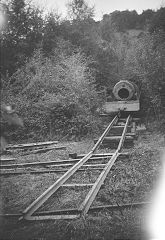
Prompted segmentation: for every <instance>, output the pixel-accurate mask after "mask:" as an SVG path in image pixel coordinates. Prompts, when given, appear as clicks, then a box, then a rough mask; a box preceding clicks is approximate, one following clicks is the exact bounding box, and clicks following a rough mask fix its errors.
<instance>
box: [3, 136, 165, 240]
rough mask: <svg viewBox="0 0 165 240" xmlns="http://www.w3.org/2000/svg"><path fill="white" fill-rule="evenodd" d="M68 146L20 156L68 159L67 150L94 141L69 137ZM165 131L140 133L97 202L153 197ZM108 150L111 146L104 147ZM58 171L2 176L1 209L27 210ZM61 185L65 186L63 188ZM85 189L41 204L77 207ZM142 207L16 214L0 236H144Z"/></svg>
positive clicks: (84, 148)
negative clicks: (40, 217) (78, 214)
mask: <svg viewBox="0 0 165 240" xmlns="http://www.w3.org/2000/svg"><path fill="white" fill-rule="evenodd" d="M65 144H66V145H67V149H68V150H67V151H51V152H48V153H45V154H40V155H39V154H38V155H29V156H23V157H21V156H19V157H18V160H17V161H18V162H20V161H21V162H28V161H29V162H31V161H46V160H47V161H50V160H58V159H67V158H68V153H71V152H72V153H74V152H77V153H78V154H81V153H86V152H88V151H89V150H90V149H91V147H92V145H93V142H92V141H91V140H88V141H82V142H67V143H65ZM163 146H164V137H163V135H162V134H161V133H153V132H152V133H151V132H146V133H143V134H142V135H140V136H139V138H138V140H137V141H136V144H135V147H134V149H133V150H132V152H131V155H130V157H129V158H128V159H123V160H119V161H117V162H116V164H115V168H114V170H113V171H111V172H110V173H109V174H108V176H107V178H106V181H105V186H104V188H102V189H101V190H100V192H99V194H98V195H97V197H96V199H95V201H94V203H93V205H94V206H96V205H97V206H98V205H103V204H119V205H121V204H123V203H133V202H141V201H149V200H150V196H151V195H152V191H153V189H154V186H155V182H156V179H157V177H158V175H159V172H160V170H161V162H160V157H161V151H162V148H163ZM106 151H107V149H106ZM98 174H99V171H95V172H94V173H91V172H90V171H86V172H79V173H78V174H75V175H74V177H72V179H69V180H68V182H69V181H71V180H72V181H73V180H74V182H77V183H78V182H81V183H82V182H83V183H85V182H89V181H90V182H94V181H95V180H96V177H97V176H98ZM58 177H59V175H57V174H43V175H38V176H37V175H30V174H26V175H23V176H12V177H2V179H1V196H2V199H1V209H3V212H4V213H9V212H10V213H11V212H13V213H16V212H20V211H22V210H24V209H25V208H26V207H27V206H28V205H29V204H30V203H31V202H32V201H33V200H35V199H36V198H37V197H38V196H39V195H40V194H41V193H43V191H44V190H46V189H47V188H48V187H49V186H50V185H51V184H53V183H54V182H55V181H56V179H57V178H58ZM60 191H61V192H60ZM85 194H86V190H85V189H84V190H83V191H82V192H81V193H80V191H78V190H76V191H75V190H71V191H68V190H65V189H63V190H59V194H57V196H52V197H51V198H50V199H49V200H48V201H47V202H46V203H45V204H44V205H43V206H42V207H41V209H40V210H50V209H51V210H52V209H53V208H54V209H57V208H59V209H60V208H63V207H65V208H69V207H76V206H77V205H78V204H80V203H81V202H82V200H83V197H84V196H85ZM144 219H145V211H144V209H140V208H139V209H125V210H122V211H121V210H118V211H116V210H115V211H108V210H102V211H100V212H98V213H95V214H92V215H88V216H86V217H85V218H80V219H77V220H73V221H64V220H63V221H55V220H54V221H44V222H18V221H17V220H16V219H1V235H0V236H1V237H0V239H5V240H6V239H7V240H8V239H16V240H17V239H18V240H19V239H40V240H41V239H45V240H47V239H59V240H60V239H66V240H67V239H68V240H69V239H72V240H77V239H78V240H79V239H80V240H81V239H87V240H94V239H95V240H100V239H105V240H106V239H107V240H109V239H112V240H113V239H130V240H132V239H135V240H136V239H137V240H140V239H141V240H142V239H144V229H143V222H144Z"/></svg>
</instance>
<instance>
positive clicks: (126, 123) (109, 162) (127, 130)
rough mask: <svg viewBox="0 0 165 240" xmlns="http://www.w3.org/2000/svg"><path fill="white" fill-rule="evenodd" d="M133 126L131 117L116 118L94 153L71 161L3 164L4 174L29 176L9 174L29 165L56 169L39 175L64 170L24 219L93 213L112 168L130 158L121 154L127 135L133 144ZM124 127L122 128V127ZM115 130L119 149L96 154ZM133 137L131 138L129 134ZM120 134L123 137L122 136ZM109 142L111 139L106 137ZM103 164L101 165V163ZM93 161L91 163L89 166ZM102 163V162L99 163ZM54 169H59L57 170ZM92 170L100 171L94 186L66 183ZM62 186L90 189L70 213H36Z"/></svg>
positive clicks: (29, 208)
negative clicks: (92, 207) (94, 203)
mask: <svg viewBox="0 0 165 240" xmlns="http://www.w3.org/2000/svg"><path fill="white" fill-rule="evenodd" d="M130 123H131V116H130V115H129V116H128V117H127V118H126V119H123V120H122V124H121V119H120V117H119V116H118V115H116V116H115V117H114V119H113V120H112V121H111V123H110V124H109V125H108V127H107V128H106V129H105V131H104V133H103V134H102V135H101V137H100V138H99V139H98V140H97V142H96V144H95V145H94V147H93V148H92V150H91V151H90V152H89V153H88V154H86V155H78V156H76V158H75V159H69V160H60V161H49V162H40V163H24V164H11V165H9V164H8V165H7V164H6V165H3V166H1V170H2V169H5V170H4V172H3V173H2V172H1V174H6V175H7V174H8V175H10V174H23V173H28V172H27V171H26V172H24V171H22V172H21V171H20V170H19V171H18V172H17V173H16V172H15V173H11V172H6V170H7V169H10V170H11V169H16V168H19V169H20V168H22V167H23V168H25V167H29V166H33V167H34V166H39V165H41V166H53V169H52V168H51V169H49V170H40V171H38V173H46V172H48V173H52V172H58V171H61V172H62V171H63V172H65V173H64V174H63V175H62V176H61V177H59V178H58V180H57V181H56V182H55V183H54V184H53V185H51V186H50V187H49V188H48V189H47V190H46V191H45V192H44V193H43V194H42V195H41V196H39V197H38V198H37V199H36V200H35V201H34V202H33V203H31V204H30V206H28V207H27V208H26V209H25V210H24V211H23V213H22V217H21V219H26V220H45V219H74V218H78V217H80V216H82V215H83V216H84V215H85V214H87V213H88V211H90V207H91V205H92V203H93V201H94V199H95V197H96V195H97V194H98V192H99V190H100V188H101V187H102V185H103V184H104V181H105V179H106V177H107V175H108V173H109V172H110V170H112V167H113V166H114V163H115V161H116V160H117V159H118V158H119V157H121V156H128V152H122V148H123V145H124V143H125V139H126V138H127V136H130V135H131V141H132V142H133V139H134V136H135V132H134V131H132V128H131V127H130ZM121 126H122V127H121ZM114 129H117V131H118V134H117V135H118V136H117V137H116V139H117V140H116V139H115V144H116V149H115V151H114V152H113V153H104V154H100V153H99V154H97V153H96V150H98V149H99V148H100V147H101V146H102V145H104V143H105V139H106V137H107V136H109V134H110V133H111V131H112V134H114V133H115V132H116V131H115V130H114ZM129 134H130V135H129ZM119 135H120V136H119ZM107 139H108V138H107ZM107 139H106V144H107V142H108V143H109V145H111V143H112V144H114V142H112V138H109V139H108V140H109V141H108V140H107ZM113 146H114V145H113ZM100 161H101V163H100ZM88 162H90V164H88ZM98 162H99V163H98ZM54 167H55V168H56V169H54ZM87 170H90V171H93V170H99V171H98V175H99V176H98V177H97V180H96V181H95V182H93V183H89V184H83V183H74V182H71V183H70V184H67V180H68V179H71V178H72V177H73V176H74V174H76V173H77V172H78V171H87ZM34 172H35V173H37V171H30V173H34ZM61 187H67V188H69V189H70V188H71V187H72V188H74V187H76V188H77V187H79V188H81V187H83V188H84V187H86V188H87V189H89V188H90V190H89V191H88V193H87V195H86V197H85V199H84V201H83V202H82V203H81V204H80V206H79V207H78V208H77V209H67V210H56V211H45V212H37V210H38V209H39V208H40V207H41V206H42V205H43V204H44V203H45V202H46V201H47V200H48V199H49V198H50V197H51V196H52V195H54V194H55V193H56V192H57V190H58V189H59V188H61Z"/></svg>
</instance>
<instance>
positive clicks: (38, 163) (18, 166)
mask: <svg viewBox="0 0 165 240" xmlns="http://www.w3.org/2000/svg"><path fill="white" fill-rule="evenodd" d="M112 155H113V154H112ZM107 158H108V156H105V157H94V158H93V157H91V158H90V159H89V160H90V161H97V160H105V159H107ZM78 161H80V159H68V160H59V161H47V162H32V163H29V162H28V163H27V162H26V163H16V164H6V165H4V164H3V165H0V169H4V168H6V169H7V168H11V169H12V168H22V167H33V166H39V165H44V166H47V165H53V166H59V165H60V164H63V165H67V163H74V162H78Z"/></svg>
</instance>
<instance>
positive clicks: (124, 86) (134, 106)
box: [103, 80, 140, 113]
mask: <svg viewBox="0 0 165 240" xmlns="http://www.w3.org/2000/svg"><path fill="white" fill-rule="evenodd" d="M112 92H113V101H110V102H109V101H106V102H105V104H104V106H103V110H104V112H106V113H113V112H118V111H126V112H134V111H135V112H136V111H139V110H140V104H139V91H138V87H137V85H136V84H134V83H132V82H129V81H127V80H122V81H119V82H118V83H116V85H115V86H114V88H113V91H112Z"/></svg>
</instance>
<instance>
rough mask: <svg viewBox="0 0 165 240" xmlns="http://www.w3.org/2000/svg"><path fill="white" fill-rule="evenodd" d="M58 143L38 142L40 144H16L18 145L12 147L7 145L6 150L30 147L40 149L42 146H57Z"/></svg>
mask: <svg viewBox="0 0 165 240" xmlns="http://www.w3.org/2000/svg"><path fill="white" fill-rule="evenodd" d="M57 143H58V141H49V142H38V143H24V144H23V143H22V144H16V145H12V144H9V145H7V147H6V149H9V148H10V149H11V148H30V147H38V146H39V147H40V146H47V145H48V146H49V145H53V144H57Z"/></svg>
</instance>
